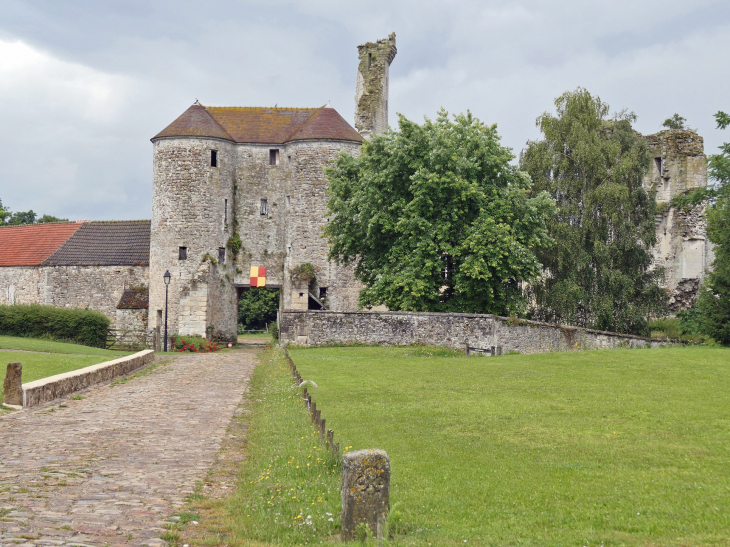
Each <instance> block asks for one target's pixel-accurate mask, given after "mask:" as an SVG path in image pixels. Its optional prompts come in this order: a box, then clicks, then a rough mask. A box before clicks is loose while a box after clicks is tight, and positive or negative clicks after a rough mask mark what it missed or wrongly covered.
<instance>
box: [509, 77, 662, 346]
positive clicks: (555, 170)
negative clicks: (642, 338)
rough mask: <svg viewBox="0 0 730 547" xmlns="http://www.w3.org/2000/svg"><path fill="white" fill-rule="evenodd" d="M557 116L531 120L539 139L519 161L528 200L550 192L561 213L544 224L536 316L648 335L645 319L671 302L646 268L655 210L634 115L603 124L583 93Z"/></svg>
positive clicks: (566, 100)
mask: <svg viewBox="0 0 730 547" xmlns="http://www.w3.org/2000/svg"><path fill="white" fill-rule="evenodd" d="M555 107H556V114H555V115H553V114H550V113H547V112H546V113H544V114H542V115H541V116H540V117H539V118H538V119H537V126H538V127H539V129H540V131H541V133H542V139H540V140H536V141H530V142H528V143H527V147H526V149H525V150H524V151H523V152H522V154H521V157H520V168H521V169H522V170H523V171H527V172H528V173H529V174H530V176H531V177H532V183H533V186H532V189H533V192H542V191H545V192H547V193H548V194H549V195H550V196H551V197H552V198H553V199H554V200H555V202H556V204H557V209H558V211H557V215H555V216H554V217H552V218H551V219H550V220H548V225H547V227H548V233H549V235H550V239H551V240H552V243H551V244H549V245H546V246H544V247H542V248H540V249H538V251H537V254H538V259H539V261H540V262H541V263H542V265H543V273H542V276H541V277H540V279H539V280H538V281H537V282H533V283H532V284H531V286H530V292H531V303H532V314H533V317H535V318H536V319H541V320H545V321H550V322H557V323H562V324H569V325H576V326H581V327H589V328H596V329H601V330H610V331H616V332H625V333H634V334H645V333H647V331H648V328H647V317H648V316H650V315H652V314H657V315H661V314H663V313H664V310H665V302H666V299H667V294H666V292H665V291H664V290H663V289H662V288H661V287H659V285H658V283H659V281H660V280H661V277H662V275H663V272H662V270H660V269H652V267H651V266H652V260H653V259H652V254H651V247H652V246H653V245H654V244H655V242H656V233H655V226H654V214H655V212H656V202H655V200H654V195H653V192H647V191H646V190H645V189H644V187H643V184H642V181H643V178H644V175H645V174H646V172H647V170H648V168H649V162H650V154H649V150H648V147H647V144H646V142H645V141H644V139H643V138H642V137H641V136H640V135H639V134H638V133H636V132H635V131H634V130H633V129H632V127H631V123H632V122H633V121H634V120H635V116H634V114H633V113H626V112H621V113H618V114H615V115H614V116H612V117H609V105H608V104H606V103H604V102H602V101H601V99H600V98H599V97H593V96H592V95H591V94H590V93H589V92H588V91H586V90H584V89H581V88H579V89H577V90H575V91H573V92H567V93H565V94H563V95H562V96H560V97H559V98H558V99H556V101H555Z"/></svg>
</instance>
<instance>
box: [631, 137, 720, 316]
mask: <svg viewBox="0 0 730 547" xmlns="http://www.w3.org/2000/svg"><path fill="white" fill-rule="evenodd" d="M644 138H645V139H646V141H647V143H648V145H649V149H650V151H651V154H652V161H651V166H650V169H649V172H648V173H647V176H646V178H645V179H644V187H645V188H646V189H647V190H648V191H656V200H657V202H658V203H659V204H660V212H659V213H658V214H657V217H656V227H657V232H656V235H657V243H656V245H655V247H654V249H653V250H652V253H653V255H654V261H655V265H656V267H663V268H664V270H665V281H664V286H665V287H666V289H667V291H668V292H669V295H670V298H669V304H670V308H671V309H672V310H674V311H678V310H681V309H687V308H690V307H692V305H693V304H694V301H695V300H696V297H697V291H698V289H699V286H700V283H701V280H702V279H703V278H704V276H705V270H706V269H707V268H709V267H710V265H711V263H712V260H713V253H712V244H711V243H710V242H709V240H708V239H707V219H706V216H705V206H704V205H700V206H697V207H694V208H692V209H691V210H677V209H676V208H675V207H671V206H670V205H669V203H670V202H671V200H672V199H673V198H674V197H675V196H677V195H679V194H682V193H685V192H687V191H690V190H693V189H695V188H702V187H704V186H707V162H706V156H705V153H704V142H703V139H702V137H700V136H699V135H697V134H696V133H695V132H693V131H688V130H679V129H668V130H666V131H660V132H659V133H656V134H653V135H647V136H646V137H644Z"/></svg>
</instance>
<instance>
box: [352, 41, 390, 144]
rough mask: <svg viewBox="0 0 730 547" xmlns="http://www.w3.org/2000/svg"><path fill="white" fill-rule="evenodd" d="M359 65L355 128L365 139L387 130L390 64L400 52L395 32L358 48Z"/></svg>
mask: <svg viewBox="0 0 730 547" xmlns="http://www.w3.org/2000/svg"><path fill="white" fill-rule="evenodd" d="M357 51H358V55H359V57H360V64H359V65H358V67H357V86H356V91H355V104H356V112H355V128H356V129H357V130H358V131H359V132H360V134H361V135H362V136H363V137H364V138H365V139H369V138H370V135H372V134H378V133H384V132H385V131H387V130H388V86H389V80H390V64H391V63H392V62H393V59H395V55H396V53H398V50H397V49H396V47H395V32H394V33H392V34H391V35H390V36H388V38H385V39H383V40H378V41H377V42H375V43H373V42H367V43H366V44H363V45H361V46H358V47H357Z"/></svg>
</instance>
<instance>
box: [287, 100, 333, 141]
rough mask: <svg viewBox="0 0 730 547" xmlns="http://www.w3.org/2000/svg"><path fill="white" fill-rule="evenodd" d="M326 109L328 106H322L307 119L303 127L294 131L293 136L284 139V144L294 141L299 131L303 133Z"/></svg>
mask: <svg viewBox="0 0 730 547" xmlns="http://www.w3.org/2000/svg"><path fill="white" fill-rule="evenodd" d="M325 108H327V105H324V106H320V107H319V108H317V109H316V110H315V111H314V112H312V115H311V116H309V118H307V119H306V120H305V121H304V123H303V124H302V125H300V126H299V127H297V128H296V129H295V130H294V131H292V133H291V135H289V136H288V137H287V138H286V139H284V142H289V141H290V140H292V138H294V135H296V134H297V133H298V132H299V131H302V130H303V129H304V128H305V127H307V124H308V123H309V122H311V121H312V120H313V119H314V118H316V117H317V116H318V115H319V114H320V113H321V112H322V110H324V109H325Z"/></svg>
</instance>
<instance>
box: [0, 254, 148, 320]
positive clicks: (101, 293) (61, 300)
mask: <svg viewBox="0 0 730 547" xmlns="http://www.w3.org/2000/svg"><path fill="white" fill-rule="evenodd" d="M148 282H149V268H148V267H147V266H27V267H9V268H0V304H42V305H46V306H56V307H59V308H85V307H87V306H88V307H89V308H91V309H92V310H96V311H99V312H101V313H103V314H104V315H106V316H107V317H108V318H109V319H110V320H111V322H112V325H115V323H116V319H117V309H116V307H117V304H118V303H119V299H120V298H121V297H122V293H123V292H124V289H125V288H129V287H138V286H141V285H145V286H146V285H147V283H148ZM145 328H146V327H145Z"/></svg>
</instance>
